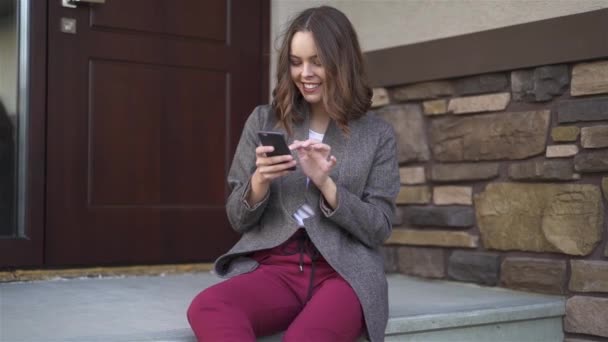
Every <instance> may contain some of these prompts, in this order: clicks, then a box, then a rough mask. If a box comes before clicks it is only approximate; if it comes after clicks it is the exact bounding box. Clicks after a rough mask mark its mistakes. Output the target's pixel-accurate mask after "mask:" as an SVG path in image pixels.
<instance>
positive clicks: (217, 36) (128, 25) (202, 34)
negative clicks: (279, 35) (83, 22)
mask: <svg viewBox="0 0 608 342" xmlns="http://www.w3.org/2000/svg"><path fill="white" fill-rule="evenodd" d="M228 3H229V1H226V0H174V1H161V0H128V1H124V0H122V1H121V0H118V1H116V0H114V1H107V3H106V4H105V5H104V6H100V7H99V8H97V9H96V10H95V11H93V12H92V13H91V16H90V21H91V22H90V25H91V27H92V28H95V29H97V28H106V29H117V30H126V31H129V30H131V31H136V32H139V33H150V34H169V35H177V36H182V37H193V38H200V39H210V40H215V41H218V42H225V41H226V33H227V32H226V27H227V26H226V21H227V5H228Z"/></svg>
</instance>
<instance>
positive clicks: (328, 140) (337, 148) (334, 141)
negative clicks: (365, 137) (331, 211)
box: [307, 120, 348, 211]
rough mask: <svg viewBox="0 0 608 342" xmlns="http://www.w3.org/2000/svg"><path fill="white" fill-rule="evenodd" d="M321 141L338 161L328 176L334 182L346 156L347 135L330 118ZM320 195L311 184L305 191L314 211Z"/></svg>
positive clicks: (336, 181)
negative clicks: (328, 147)
mask: <svg viewBox="0 0 608 342" xmlns="http://www.w3.org/2000/svg"><path fill="white" fill-rule="evenodd" d="M323 143H325V144H327V145H329V146H330V147H331V154H332V155H333V156H334V157H336V160H337V161H338V163H337V164H336V166H335V167H334V168H333V170H331V172H330V174H329V176H330V177H331V178H332V179H333V180H334V182H335V183H336V184H338V182H339V178H340V173H341V171H340V170H341V166H342V164H343V160H344V158H345V157H346V153H345V152H346V149H347V146H346V145H347V144H348V137H347V136H345V135H344V133H343V132H342V130H340V128H339V127H338V125H337V124H336V123H335V122H334V121H333V120H332V121H331V122H330V123H329V126H328V127H327V131H326V132H325V136H324V137H323ZM320 196H321V192H320V191H319V189H317V187H315V186H314V185H312V184H311V186H310V187H309V188H308V191H307V202H308V203H309V204H311V205H312V206H313V208H315V211H317V209H318V206H319V204H318V201H319V198H320Z"/></svg>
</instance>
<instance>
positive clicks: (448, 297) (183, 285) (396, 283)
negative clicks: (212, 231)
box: [0, 273, 564, 342]
mask: <svg viewBox="0 0 608 342" xmlns="http://www.w3.org/2000/svg"><path fill="white" fill-rule="evenodd" d="M219 281H220V279H219V278H217V277H215V276H214V275H212V274H211V273H198V274H182V275H168V276H154V277H149V276H141V277H125V278H96V279H90V278H88V279H71V280H62V279H58V280H51V281H38V282H27V283H17V282H16V283H0V341H3V342H18V341H27V342H38V341H41V342H42V341H79V342H80V341H92V342H94V341H118V342H122V341H194V339H193V336H192V334H191V331H190V329H189V327H188V322H187V320H186V317H185V312H186V308H187V307H188V304H189V302H190V300H191V299H192V298H193V297H194V296H195V295H196V294H197V293H198V292H199V291H200V290H201V289H203V288H205V287H207V286H210V285H212V284H214V283H217V282H219ZM389 295H390V304H391V308H390V316H391V320H390V322H389V325H388V327H387V340H393V341H430V340H434V341H442V340H446V341H447V340H449V341H457V340H469V341H473V340H476V339H475V338H466V337H462V339H461V337H458V336H460V335H458V331H460V332H461V333H464V334H465V335H462V336H469V337H470V336H471V332H467V331H466V329H471V327H473V328H474V329H478V328H477V327H486V328H487V329H490V330H489V331H488V332H487V333H484V334H486V335H483V334H482V335H479V334H480V333H479V332H476V331H477V330H475V331H474V333H476V334H478V335H479V337H480V338H482V336H493V338H492V340H493V341H509V340H510V338H516V337H515V336H511V335H508V334H510V333H507V331H508V329H506V328H508V325H509V324H513V322H515V323H516V324H520V323H517V322H526V324H527V325H526V326H525V327H524V326H522V325H521V324H520V325H518V326H514V327H513V328H515V330H513V331H514V332H521V331H523V330H525V329H531V330H536V331H537V333H538V334H537V335H535V337H534V340H535V341H561V338H562V336H563V335H562V333H561V316H562V315H563V313H564V300H563V298H561V297H555V296H544V295H537V294H529V293H523V292H516V291H510V290H505V289H500V288H486V287H479V286H476V285H469V284H462V283H454V282H446V281H429V280H422V279H416V278H410V277H405V276H401V275H390V276H389ZM455 329H456V330H455ZM463 329H465V330H463ZM487 329H486V330H487ZM497 329H498V330H497ZM500 329H502V330H500ZM454 331H456V332H454ZM429 333H431V335H428V334H429ZM488 333H489V334H490V335H487V334H488ZM501 333H504V334H506V335H505V336H503V337H504V338H502V339H501ZM425 336H426V337H425ZM429 336H430V337H429ZM433 336H434V337H433ZM442 336H443V337H442ZM447 336H451V337H450V338H449V339H446V338H447ZM521 336H523V335H519V337H518V338H519V341H525V339H524V340H522V339H521V338H522V337H521ZM526 336H527V335H526ZM478 340H479V339H478Z"/></svg>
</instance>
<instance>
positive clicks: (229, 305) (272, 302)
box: [188, 265, 302, 336]
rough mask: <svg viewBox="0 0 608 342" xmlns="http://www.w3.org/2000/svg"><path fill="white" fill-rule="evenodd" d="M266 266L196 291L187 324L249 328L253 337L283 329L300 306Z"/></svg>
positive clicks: (285, 286)
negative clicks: (199, 323)
mask: <svg viewBox="0 0 608 342" xmlns="http://www.w3.org/2000/svg"><path fill="white" fill-rule="evenodd" d="M269 267H270V266H265V265H260V266H259V267H258V268H257V269H256V270H254V271H252V272H249V273H246V274H242V275H238V276H235V277H233V278H230V279H228V280H226V281H223V282H221V283H219V284H216V285H214V286H212V287H209V288H207V289H206V290H204V291H202V292H201V293H199V294H198V295H197V296H196V297H195V298H194V300H193V301H192V304H191V305H190V309H188V318H189V320H190V321H191V324H192V325H194V324H196V323H197V322H201V324H204V325H206V329H219V330H223V329H247V328H249V329H253V332H254V333H255V335H256V336H264V335H269V334H274V333H276V332H279V331H283V330H285V329H287V327H288V326H289V324H290V323H291V322H292V321H293V319H294V318H295V317H296V316H297V314H298V313H299V311H300V310H301V309H302V307H301V305H300V303H299V301H298V298H297V296H296V295H295V294H294V293H293V292H292V290H291V289H290V288H289V287H288V286H287V285H286V284H285V283H284V282H283V281H282V280H281V279H280V278H279V277H278V276H277V275H276V274H273V272H272V271H270V270H269ZM193 321H194V322H193Z"/></svg>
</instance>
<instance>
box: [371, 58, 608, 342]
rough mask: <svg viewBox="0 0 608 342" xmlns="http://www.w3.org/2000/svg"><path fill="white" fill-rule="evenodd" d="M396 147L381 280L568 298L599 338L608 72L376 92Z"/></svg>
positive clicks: (604, 289) (499, 77)
mask: <svg viewBox="0 0 608 342" xmlns="http://www.w3.org/2000/svg"><path fill="white" fill-rule="evenodd" d="M374 94H375V96H374V101H373V102H374V104H373V106H374V107H375V112H376V113H377V114H378V115H379V116H381V117H383V118H384V119H385V120H387V121H388V122H390V123H391V124H392V125H393V126H394V127H395V131H396V133H397V135H398V144H399V162H400V167H401V169H400V175H401V184H402V188H401V192H400V193H399V196H398V198H397V205H398V213H397V214H398V215H397V218H396V219H395V222H394V226H395V227H394V230H393V234H392V235H391V237H390V238H389V240H388V241H387V245H386V246H385V248H384V254H385V258H386V261H387V262H386V268H387V271H388V272H401V273H404V274H409V275H414V276H420V277H428V278H440V279H441V278H443V279H452V280H458V281H466V282H474V283H478V284H482V285H489V286H494V285H499V286H505V287H510V288H514V289H519V290H526V291H535V292H542V293H550V294H560V295H565V296H567V297H568V300H567V310H566V311H567V315H566V318H565V319H564V329H565V331H566V333H567V336H568V338H567V339H569V340H570V339H571V340H577V339H578V340H585V338H589V337H590V338H592V339H601V338H608V330H607V328H606V327H608V324H607V323H606V322H608V232H607V230H608V229H607V228H606V227H607V222H608V219H607V218H606V215H607V214H608V60H598V61H590V62H584V63H573V64H561V65H548V66H540V67H536V68H530V69H525V70H513V71H510V72H500V73H492V74H484V75H477V76H471V77H464V78H459V79H448V80H437V81H428V82H422V83H417V84H408V85H403V86H396V87H391V88H378V89H375V90H374Z"/></svg>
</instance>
